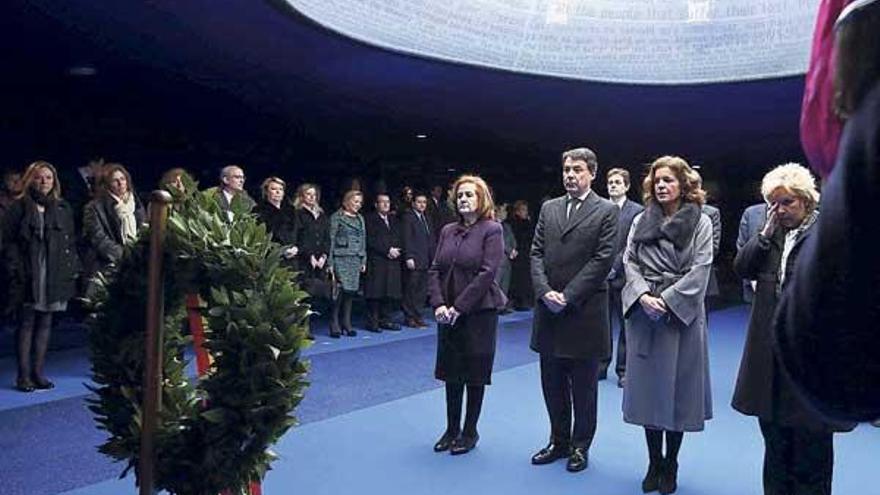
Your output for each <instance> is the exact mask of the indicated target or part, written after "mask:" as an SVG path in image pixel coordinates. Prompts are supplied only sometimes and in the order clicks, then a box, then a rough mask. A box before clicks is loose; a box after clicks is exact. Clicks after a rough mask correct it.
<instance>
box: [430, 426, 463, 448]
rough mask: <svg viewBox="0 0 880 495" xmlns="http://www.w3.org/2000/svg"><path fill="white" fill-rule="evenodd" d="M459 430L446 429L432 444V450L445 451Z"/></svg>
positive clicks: (456, 436)
mask: <svg viewBox="0 0 880 495" xmlns="http://www.w3.org/2000/svg"><path fill="white" fill-rule="evenodd" d="M458 435H459V432H457V431H449V430H446V431H445V432H443V436H441V437H440V440H437V443H435V444H434V452H446V451H447V450H449V447H451V446H452V442H454V441H455V439H456V438H458Z"/></svg>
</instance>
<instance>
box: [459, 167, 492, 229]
mask: <svg viewBox="0 0 880 495" xmlns="http://www.w3.org/2000/svg"><path fill="white" fill-rule="evenodd" d="M463 184H473V185H474V187H475V188H476V189H477V219H478V220H483V219H489V220H494V219H495V201H494V200H492V191H491V190H490V189H489V185H488V184H486V181H484V180H483V179H482V178H481V177H480V176H478V175H462V176H461V177H459V178H458V180H456V181H455V182H454V183H453V184H452V194H451V195H450V198H449V202H450V203H451V206H452V209H453V211H458V208H456V205H455V198H456V196H458V188H459V187H461V186H462V185H463ZM459 216H461V215H459Z"/></svg>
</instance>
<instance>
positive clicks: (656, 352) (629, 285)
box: [621, 156, 712, 493]
mask: <svg viewBox="0 0 880 495" xmlns="http://www.w3.org/2000/svg"><path fill="white" fill-rule="evenodd" d="M642 190H643V191H644V202H645V211H644V212H643V213H641V214H639V216H637V217H636V218H635V219H634V221H633V225H632V227H631V228H630V233H629V237H628V242H627V246H626V251H625V253H624V257H623V263H624V267H625V270H626V285H625V286H624V288H623V292H622V294H621V300H622V303H623V311H624V315H626V342H627V349H626V353H627V355H626V363H627V369H626V378H627V379H626V385H625V387H624V391H623V418H624V421H626V422H627V423H632V424H637V425H641V426H643V427H644V428H645V439H646V441H647V444H648V457H649V460H650V464H649V466H648V473H647V474H646V475H645V479H644V480H643V481H642V490H643V491H644V492H646V493H647V492H651V491H655V490H658V489H659V491H660V493H673V492H675V490H676V487H677V486H676V483H677V482H676V479H677V474H678V451H679V448H680V447H681V441H682V438H683V436H684V432H685V431H701V430H702V429H703V423H704V421H705V420H707V419H710V418H711V417H712V395H711V391H710V388H709V357H708V345H707V341H706V313H705V306H704V299H705V298H704V295H705V293H706V286H707V284H708V282H709V272H710V270H711V268H712V222H711V221H710V220H709V218H708V217H707V216H705V215H703V214H702V213H701V211H700V207H701V205H702V203H703V200H704V198H705V192H704V191H703V190H702V189H701V188H700V186H699V183H698V181H697V178H696V176H695V174H694V173H693V170H692V169H691V168H690V166H689V165H688V164H687V162H686V161H685V160H683V159H682V158H679V157H674V156H664V157H661V158H658V159H657V160H655V161H654V163H652V164H651V167H650V169H649V171H648V175H647V177H645V180H644V183H643V184H642ZM664 432H665V438H666V453H665V455H664V454H663V452H662V450H663V448H662V447H663V438H664Z"/></svg>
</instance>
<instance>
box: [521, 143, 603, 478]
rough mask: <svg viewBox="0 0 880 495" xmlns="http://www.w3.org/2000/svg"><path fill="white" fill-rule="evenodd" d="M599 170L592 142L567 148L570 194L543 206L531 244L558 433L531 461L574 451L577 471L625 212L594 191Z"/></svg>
mask: <svg viewBox="0 0 880 495" xmlns="http://www.w3.org/2000/svg"><path fill="white" fill-rule="evenodd" d="M598 168H599V162H598V160H597V159H596V154H595V153H593V152H592V151H591V150H590V149H588V148H577V149H573V150H570V151H566V152H565V153H563V154H562V183H563V185H564V186H565V190H566V194H565V195H564V196H560V197H558V198H555V199H551V200H549V201H547V202H546V203H544V204H543V205H542V206H541V214H540V216H539V217H538V224H537V226H536V227H535V237H534V240H533V241H532V250H531V270H532V281H533V284H534V287H535V295H536V296H537V298H538V300H539V303H538V304H537V305H536V306H535V317H534V327H533V330H532V342H531V348H532V350H534V351H535V352H537V353H539V354H540V356H541V359H540V362H541V386H542V389H543V392H544V402H545V404H546V405H547V412H548V414H549V416H550V431H551V435H550V443H549V444H548V445H547V446H546V447H544V448H543V449H541V450H540V451H538V453H536V454H535V455H534V456H532V464H548V463H551V462H553V461H555V460H557V459H560V458H562V457H568V464H567V465H566V469H568V470H569V471H571V472H577V471H581V470H583V469H585V468H586V467H587V464H588V454H589V448H590V444H591V443H592V441H593V436H594V434H595V432H596V399H597V388H598V382H597V378H598V375H599V361H600V360H601V359H602V358H603V357H604V356H605V355H606V354H608V352H609V348H608V340H609V339H608V284H607V282H606V279H607V277H608V272H609V270H610V269H611V263H612V262H613V261H614V259H613V255H614V242H615V237H616V235H617V217H618V215H619V212H618V208H616V207H615V206H614V205H613V204H612V203H611V202H610V201H608V200H607V199H604V198H600V197H599V195H598V194H596V193H594V192H592V191H591V190H590V186H591V185H592V183H593V179H594V178H595V176H596V171H597V169H598ZM572 409H573V410H574V428H573V429H572Z"/></svg>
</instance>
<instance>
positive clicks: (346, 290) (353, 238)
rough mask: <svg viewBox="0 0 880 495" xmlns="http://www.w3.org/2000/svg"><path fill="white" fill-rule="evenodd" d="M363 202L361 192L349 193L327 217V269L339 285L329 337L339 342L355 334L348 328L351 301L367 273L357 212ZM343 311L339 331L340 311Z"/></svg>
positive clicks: (365, 255)
mask: <svg viewBox="0 0 880 495" xmlns="http://www.w3.org/2000/svg"><path fill="white" fill-rule="evenodd" d="M363 202H364V197H363V194H362V193H361V192H360V191H348V192H347V193H345V196H344V197H343V199H342V208H340V209H339V210H337V211H336V212H335V213H333V214H332V215H330V256H329V258H328V261H329V266H330V270H332V273H333V275H334V277H336V283H337V284H338V285H339V289H340V290H339V295H338V296H337V297H336V298H335V299H334V300H333V312H332V314H331V319H330V336H331V337H333V338H335V339H338V338H339V336H340V335H341V334H342V333H345V335H348V336H354V335H357V332H356V331H355V330H353V329H352V328H351V302H352V299H353V298H354V296H355V294H356V293H357V292H358V290H360V285H361V273H363V272H364V271H365V270H366V260H367V248H366V244H367V242H366V229H365V227H364V217H362V216H361V214H360V213H358V212H359V211H360V209H361V205H362V204H363ZM340 308H341V309H342V322H341V330H340V320H339V311H340Z"/></svg>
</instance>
